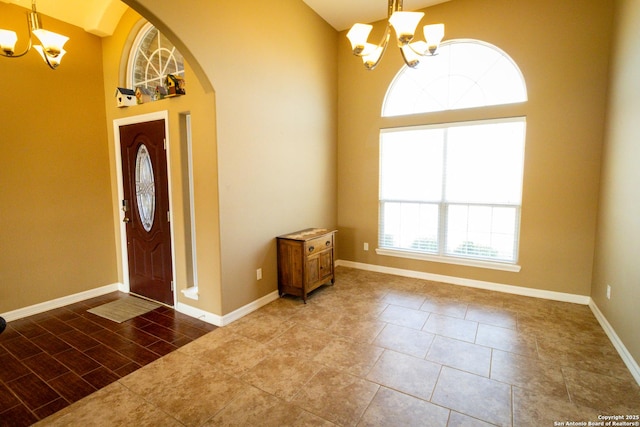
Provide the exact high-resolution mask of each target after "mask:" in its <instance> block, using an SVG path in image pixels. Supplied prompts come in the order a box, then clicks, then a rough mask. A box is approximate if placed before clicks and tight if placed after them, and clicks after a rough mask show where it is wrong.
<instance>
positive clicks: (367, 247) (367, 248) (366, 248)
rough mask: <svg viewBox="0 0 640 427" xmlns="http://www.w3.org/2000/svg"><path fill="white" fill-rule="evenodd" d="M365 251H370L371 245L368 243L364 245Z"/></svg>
mask: <svg viewBox="0 0 640 427" xmlns="http://www.w3.org/2000/svg"><path fill="white" fill-rule="evenodd" d="M364 250H365V251H368V250H369V244H368V243H366V242H365V244H364Z"/></svg>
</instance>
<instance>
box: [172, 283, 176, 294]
mask: <svg viewBox="0 0 640 427" xmlns="http://www.w3.org/2000/svg"><path fill="white" fill-rule="evenodd" d="M175 291H176V282H174V281H173V280H172V281H171V292H175Z"/></svg>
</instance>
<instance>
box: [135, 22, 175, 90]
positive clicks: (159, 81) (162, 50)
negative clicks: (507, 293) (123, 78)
mask: <svg viewBox="0 0 640 427" xmlns="http://www.w3.org/2000/svg"><path fill="white" fill-rule="evenodd" d="M167 74H174V75H179V76H181V77H184V59H183V58H182V54H181V53H180V51H178V49H176V47H175V46H174V45H173V43H171V42H170V41H169V39H167V38H166V37H165V36H164V35H162V33H160V31H158V29H157V28H156V27H154V26H153V25H151V24H150V23H146V24H145V25H143V26H142V28H141V29H140V31H139V32H138V35H137V36H136V39H135V41H134V42H133V45H132V47H131V53H130V54H129V61H128V64H127V87H130V88H132V89H136V88H138V87H147V88H150V89H155V88H156V86H162V85H163V83H164V78H165V77H166V75H167Z"/></svg>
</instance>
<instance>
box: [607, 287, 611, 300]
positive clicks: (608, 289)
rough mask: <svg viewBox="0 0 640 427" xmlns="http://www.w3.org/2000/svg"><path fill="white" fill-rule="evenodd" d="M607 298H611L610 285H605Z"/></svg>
mask: <svg viewBox="0 0 640 427" xmlns="http://www.w3.org/2000/svg"><path fill="white" fill-rule="evenodd" d="M607 299H611V285H607Z"/></svg>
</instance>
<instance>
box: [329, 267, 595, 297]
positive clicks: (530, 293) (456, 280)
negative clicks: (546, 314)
mask: <svg viewBox="0 0 640 427" xmlns="http://www.w3.org/2000/svg"><path fill="white" fill-rule="evenodd" d="M340 265H341V266H344V267H350V268H357V269H360V270H368V271H377V272H379V273H387V274H394V275H396V276H403V277H411V278H414V279H424V280H431V281H434V282H442V283H448V284H451V285H460V286H468V287H470V288H478V289H487V290H490V291H497V292H504V293H507V294H514V295H522V296H527V297H534V298H542V299H549V300H554V301H562V302H571V303H574V304H582V305H588V304H589V302H590V301H591V298H590V297H589V296H586V295H576V294H567V293H564V292H555V291H545V290H542V289H533V288H524V287H521V286H513V285H504V284H501V283H493V282H484V281H481V280H473V279H465V278H462V277H453V276H443V275H440V274H432V273H424V272H421V271H413V270H404V269H400V268H393V267H384V266H380V265H373V264H364V263H360V262H353V261H344V260H338V261H336V266H340Z"/></svg>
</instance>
